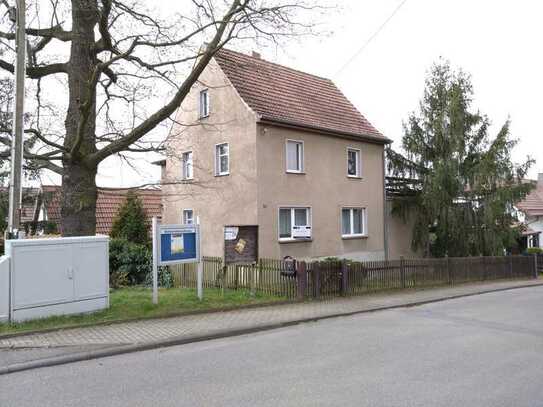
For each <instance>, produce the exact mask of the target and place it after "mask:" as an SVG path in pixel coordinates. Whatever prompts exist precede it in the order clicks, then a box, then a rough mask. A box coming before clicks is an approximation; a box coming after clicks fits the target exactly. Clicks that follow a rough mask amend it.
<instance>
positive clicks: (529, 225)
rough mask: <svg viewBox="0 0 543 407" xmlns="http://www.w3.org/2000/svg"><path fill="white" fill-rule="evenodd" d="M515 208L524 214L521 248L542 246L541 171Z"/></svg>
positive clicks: (542, 192)
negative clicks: (534, 184)
mask: <svg viewBox="0 0 543 407" xmlns="http://www.w3.org/2000/svg"><path fill="white" fill-rule="evenodd" d="M517 208H518V209H519V210H520V211H521V212H522V213H523V214H524V220H523V223H524V225H525V226H526V230H525V231H524V232H523V234H522V246H523V247H521V249H525V248H530V247H541V248H543V236H542V233H543V173H539V174H538V176H537V183H536V187H535V188H534V189H533V190H532V192H530V193H529V194H528V195H527V196H526V198H525V199H524V200H523V201H521V202H519V203H518V204H517Z"/></svg>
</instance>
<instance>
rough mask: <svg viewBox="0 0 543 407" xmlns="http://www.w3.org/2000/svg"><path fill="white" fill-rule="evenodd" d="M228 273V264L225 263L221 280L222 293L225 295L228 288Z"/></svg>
mask: <svg viewBox="0 0 543 407" xmlns="http://www.w3.org/2000/svg"><path fill="white" fill-rule="evenodd" d="M227 273H228V266H227V265H226V264H223V266H222V279H221V280H222V281H221V295H222V296H223V297H224V290H225V289H226V274H227Z"/></svg>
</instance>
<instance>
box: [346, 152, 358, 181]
mask: <svg viewBox="0 0 543 407" xmlns="http://www.w3.org/2000/svg"><path fill="white" fill-rule="evenodd" d="M347 176H348V177H360V176H361V171H360V150H358V149H356V148H348V149H347Z"/></svg>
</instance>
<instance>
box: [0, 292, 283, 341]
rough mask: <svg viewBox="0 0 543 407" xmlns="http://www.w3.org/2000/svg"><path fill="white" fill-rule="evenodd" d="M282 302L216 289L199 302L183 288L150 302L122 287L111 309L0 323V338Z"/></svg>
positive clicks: (114, 295) (113, 295) (148, 296)
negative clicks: (24, 333) (6, 335)
mask: <svg viewBox="0 0 543 407" xmlns="http://www.w3.org/2000/svg"><path fill="white" fill-rule="evenodd" d="M281 300H284V298H282V297H274V296H270V295H265V294H261V293H258V294H256V296H255V297H251V296H250V295H249V292H248V291H243V290H238V291H233V290H232V291H229V290H227V291H225V293H224V296H222V295H221V291H220V290H218V289H208V290H205V291H204V299H203V300H202V301H199V300H198V298H197V297H196V291H195V290H193V289H185V288H169V289H160V291H159V303H158V305H153V304H152V302H151V290H150V289H147V288H122V289H118V290H112V291H111V295H110V308H109V309H107V310H103V311H98V312H94V313H92V314H82V315H70V316H58V317H49V318H43V319H36V320H31V321H27V322H22V323H13V324H7V323H5V324H0V335H3V334H12V333H23V332H28V331H39V330H46V329H54V328H66V327H70V326H80V325H95V324H99V323H105V322H114V321H124V320H131V319H139V318H153V317H166V316H171V315H176V314H180V313H184V312H190V311H198V310H214V309H222V308H232V307H236V306H242V305H250V304H261V303H268V302H273V301H281Z"/></svg>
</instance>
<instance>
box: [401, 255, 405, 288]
mask: <svg viewBox="0 0 543 407" xmlns="http://www.w3.org/2000/svg"><path fill="white" fill-rule="evenodd" d="M400 280H401V281H402V288H405V287H406V284H405V260H404V257H403V256H400Z"/></svg>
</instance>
